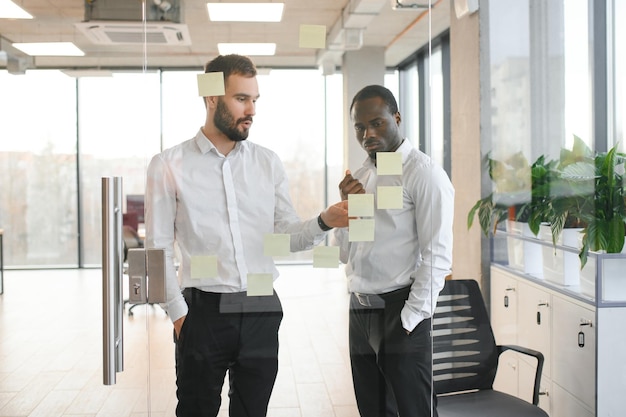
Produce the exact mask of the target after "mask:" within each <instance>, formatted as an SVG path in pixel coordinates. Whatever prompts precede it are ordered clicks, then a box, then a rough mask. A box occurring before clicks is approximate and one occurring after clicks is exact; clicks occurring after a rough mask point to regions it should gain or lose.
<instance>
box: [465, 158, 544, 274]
mask: <svg viewBox="0 0 626 417" xmlns="http://www.w3.org/2000/svg"><path fill="white" fill-rule="evenodd" d="M485 164H486V165H487V168H488V173H489V177H490V178H491V180H492V183H493V192H492V193H490V194H489V195H487V196H486V197H484V198H481V199H480V200H478V201H477V202H476V203H475V204H474V206H473V207H472V208H471V209H470V211H469V213H468V217H467V226H468V228H471V227H472V224H473V221H474V218H475V217H476V216H477V217H478V222H479V224H480V228H481V230H482V232H483V234H484V235H485V236H489V235H490V234H491V233H493V234H495V233H496V230H497V228H498V225H499V224H500V223H502V222H503V221H505V220H506V229H507V232H509V233H510V234H516V235H520V236H533V237H534V236H535V235H536V233H533V232H531V231H530V229H529V227H528V223H527V222H528V216H529V215H530V214H531V211H530V210H528V206H526V204H527V202H529V201H531V200H532V198H531V183H532V181H531V170H532V168H531V166H530V164H529V163H528V160H527V159H526V157H525V156H524V155H523V153H521V152H518V153H515V154H513V155H511V156H510V157H509V158H506V159H503V160H498V159H494V158H491V157H490V156H489V155H487V157H486V158H485ZM507 253H508V258H509V266H510V267H511V268H515V269H520V270H523V271H524V272H525V273H528V274H531V275H535V276H537V277H541V275H542V272H543V271H542V267H541V265H542V263H541V247H540V245H539V244H537V243H533V242H530V241H524V240H520V239H517V238H515V237H511V236H508V237H507Z"/></svg>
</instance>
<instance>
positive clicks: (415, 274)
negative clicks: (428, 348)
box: [335, 139, 454, 331]
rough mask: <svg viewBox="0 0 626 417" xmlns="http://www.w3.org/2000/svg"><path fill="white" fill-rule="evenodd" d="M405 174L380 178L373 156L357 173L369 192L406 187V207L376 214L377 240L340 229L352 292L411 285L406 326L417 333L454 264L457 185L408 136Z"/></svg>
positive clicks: (337, 234)
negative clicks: (351, 239) (353, 236)
mask: <svg viewBox="0 0 626 417" xmlns="http://www.w3.org/2000/svg"><path fill="white" fill-rule="evenodd" d="M396 152H400V153H402V175H381V176H378V175H377V172H376V166H375V165H374V163H373V161H372V160H371V159H370V158H367V160H366V161H365V162H364V164H363V166H362V167H361V168H359V169H358V170H357V171H356V172H354V173H353V174H352V175H353V177H354V178H356V179H358V180H359V181H360V182H361V184H363V186H364V188H365V192H366V193H371V194H374V197H375V198H374V201H376V194H377V192H376V191H377V187H378V186H402V197H403V208H402V209H387V210H378V209H376V210H375V212H374V222H375V227H374V229H375V230H374V241H373V242H349V241H348V240H349V239H348V237H349V235H348V230H347V229H345V228H344V229H336V230H335V238H336V239H337V242H338V243H339V245H340V247H341V251H340V254H341V255H340V256H341V261H342V262H343V263H345V264H346V275H347V277H348V284H349V290H350V292H356V293H365V294H382V293H386V292H389V291H393V290H396V289H399V288H402V287H406V286H408V285H411V292H410V295H409V299H408V300H407V302H406V304H405V306H404V308H403V310H402V314H401V315H402V325H403V327H404V328H405V329H406V330H409V331H412V330H413V329H414V328H415V326H417V325H418V324H419V323H420V322H421V321H422V320H423V319H425V318H428V317H430V316H431V314H432V311H433V308H434V306H435V305H436V301H437V296H438V294H439V292H440V291H441V289H442V288H443V285H444V281H445V277H446V275H448V274H449V273H450V270H451V265H452V221H453V217H454V188H453V187H452V184H451V182H450V180H449V178H448V176H447V174H446V172H445V171H444V170H443V169H442V168H441V167H439V166H437V165H435V164H434V163H433V162H432V161H431V159H430V158H429V157H428V156H427V155H426V154H424V153H422V152H420V151H419V150H417V149H415V148H414V147H413V145H412V144H411V143H409V141H408V140H406V139H405V140H404V142H403V143H402V145H400V147H399V148H398V149H397V151H396Z"/></svg>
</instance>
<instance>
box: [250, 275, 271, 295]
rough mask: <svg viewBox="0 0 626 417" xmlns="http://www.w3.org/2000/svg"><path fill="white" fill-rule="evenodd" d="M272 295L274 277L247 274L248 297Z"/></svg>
mask: <svg viewBox="0 0 626 417" xmlns="http://www.w3.org/2000/svg"><path fill="white" fill-rule="evenodd" d="M272 294H274V276H273V275H272V274H248V292H247V295H248V297H255V296H267V295H272Z"/></svg>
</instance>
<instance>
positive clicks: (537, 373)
mask: <svg viewBox="0 0 626 417" xmlns="http://www.w3.org/2000/svg"><path fill="white" fill-rule="evenodd" d="M497 348H498V356H499V355H501V354H502V352H505V351H507V350H513V351H515V352H519V353H523V354H524V355H528V356H532V357H534V358H535V359H537V369H536V370H535V386H534V387H533V404H534V405H539V385H540V383H541V372H543V361H544V357H543V353H541V352H539V351H538V350H533V349H529V348H526V347H523V346H517V345H498V346H497Z"/></svg>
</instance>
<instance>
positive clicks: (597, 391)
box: [490, 264, 626, 417]
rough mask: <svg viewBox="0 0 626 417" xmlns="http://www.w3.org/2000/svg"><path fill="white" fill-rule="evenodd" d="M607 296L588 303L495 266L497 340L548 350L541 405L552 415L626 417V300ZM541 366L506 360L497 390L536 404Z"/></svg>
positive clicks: (493, 308)
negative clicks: (535, 390) (535, 382)
mask: <svg viewBox="0 0 626 417" xmlns="http://www.w3.org/2000/svg"><path fill="white" fill-rule="evenodd" d="M605 270H606V269H605ZM600 271H601V270H600ZM622 278H623V279H624V280H625V281H626V275H622ZM600 282H602V281H600ZM604 282H607V281H606V280H604ZM599 287H600V288H602V285H601V284H600V285H599ZM607 296H608V297H611V295H610V294H604V296H603V297H602V300H596V299H595V298H594V299H590V298H589V297H586V296H585V295H583V294H580V293H578V292H577V291H576V289H575V288H574V289H572V288H566V287H561V286H557V285H554V284H553V283H550V282H547V281H545V280H542V279H539V278H537V277H533V276H530V275H528V274H524V273H522V272H520V271H516V270H513V269H510V268H508V267H506V266H502V265H497V264H492V267H491V315H490V317H491V323H492V326H493V328H494V334H495V335H496V342H497V343H498V344H517V345H521V346H525V347H528V348H531V349H535V350H538V351H540V352H541V353H543V355H544V356H545V362H544V368H543V373H542V380H541V388H540V392H541V393H542V395H540V402H539V406H540V407H541V408H543V409H544V410H546V412H548V414H549V415H550V417H612V416H623V415H626V414H625V413H626V395H625V394H624V387H626V349H625V348H624V346H626V331H625V330H624V329H625V328H626V327H625V326H626V325H625V323H626V300H624V301H610V302H609V301H606V299H607ZM505 297H507V298H506V302H505ZM535 366H536V361H535V360H534V359H532V358H528V357H526V356H525V355H514V357H511V358H507V359H505V360H503V361H501V363H500V366H499V370H498V378H497V379H496V383H495V384H494V386H495V387H496V388H497V389H503V390H504V391H506V392H509V393H512V394H514V395H517V396H519V397H520V398H522V399H524V400H527V401H531V400H532V384H533V378H534V370H535Z"/></svg>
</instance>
